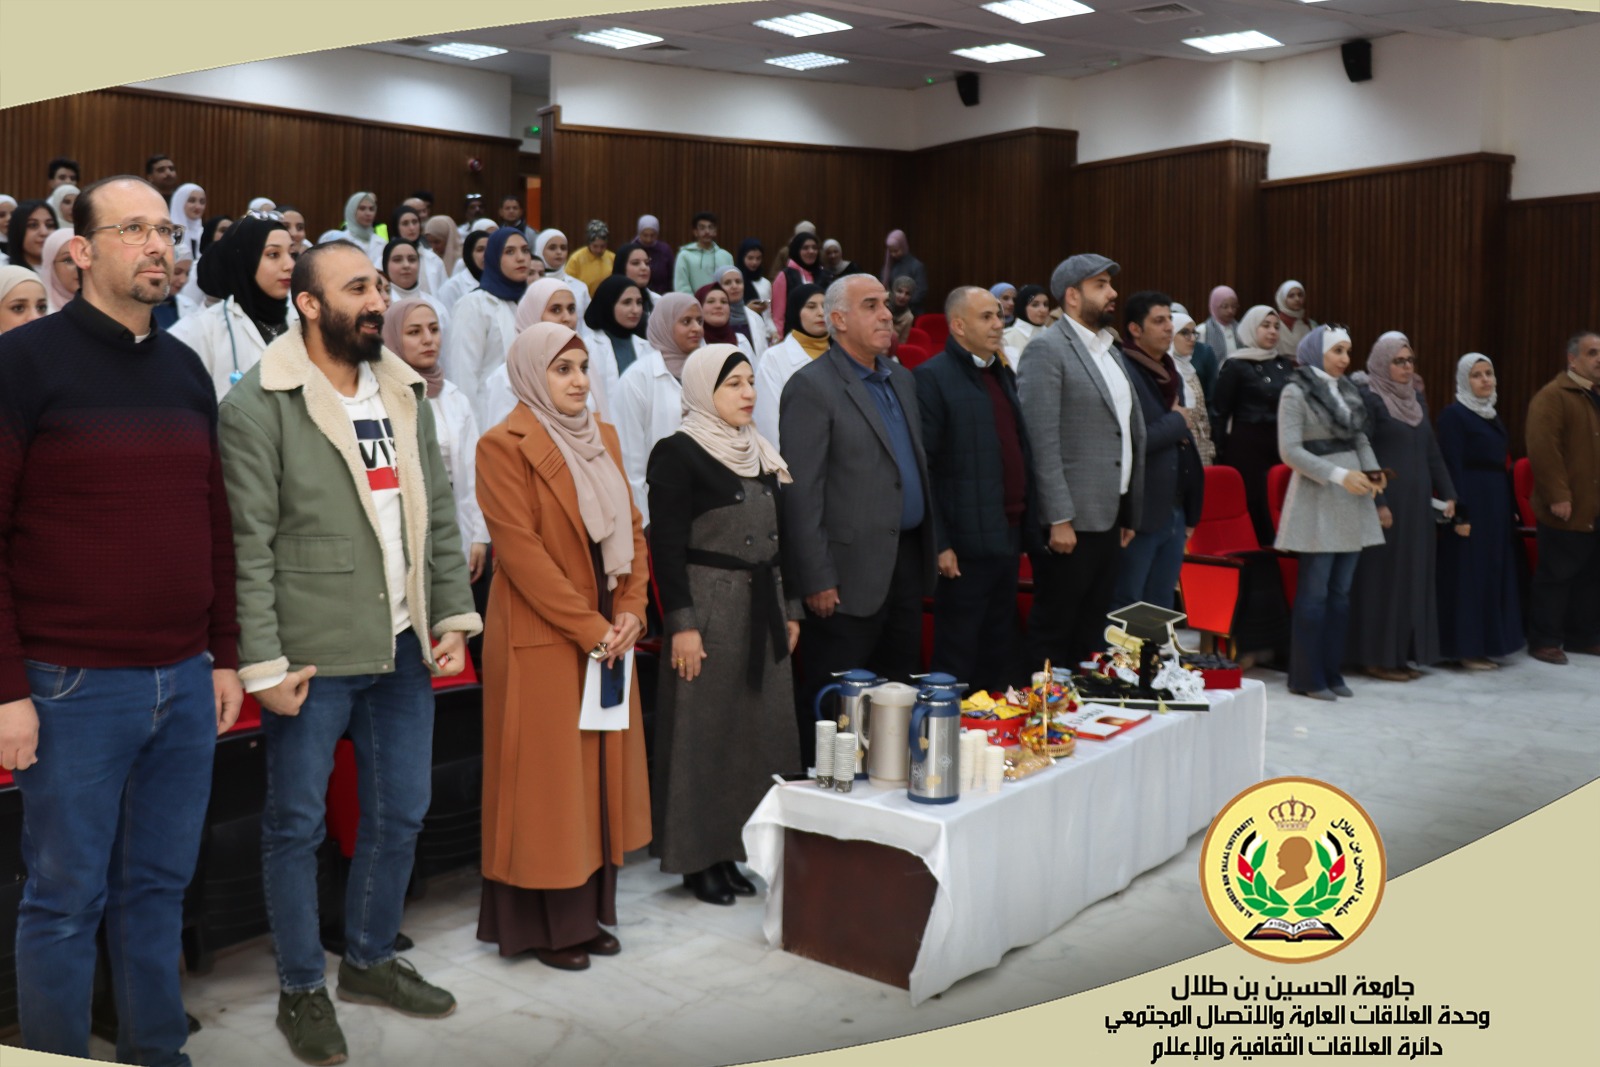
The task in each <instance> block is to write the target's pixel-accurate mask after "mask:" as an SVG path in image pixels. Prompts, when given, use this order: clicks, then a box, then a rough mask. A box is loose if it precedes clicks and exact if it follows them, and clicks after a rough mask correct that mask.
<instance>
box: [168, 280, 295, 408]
mask: <svg viewBox="0 0 1600 1067" xmlns="http://www.w3.org/2000/svg"><path fill="white" fill-rule="evenodd" d="M298 320H299V316H298V315H297V314H296V313H295V307H294V305H293V304H290V305H289V326H290V328H291V329H298V328H299V327H298V326H296V325H295V323H296V322H297V321H298ZM169 333H170V335H171V336H172V337H174V338H176V339H177V340H179V341H182V342H183V343H184V344H186V345H188V346H189V347H190V348H192V349H194V350H195V354H196V355H198V356H199V357H200V362H201V364H202V365H203V366H204V367H205V369H206V377H208V378H210V379H211V384H212V386H213V387H214V388H215V389H216V390H217V399H218V400H221V399H222V398H223V397H224V396H225V395H227V392H228V390H229V389H231V388H233V382H232V381H230V380H229V379H230V378H231V377H232V375H233V372H234V371H235V370H237V371H238V372H239V373H240V374H243V373H244V372H245V371H247V370H249V369H250V368H251V367H254V366H255V365H256V364H257V363H260V362H261V353H263V352H265V351H266V350H267V342H266V341H264V340H262V338H261V331H259V330H257V329H256V324H255V323H254V322H252V321H250V316H249V315H246V314H245V313H244V309H243V308H241V307H240V306H239V305H238V304H237V303H235V302H234V299H233V297H231V296H230V297H229V298H228V299H226V300H224V301H222V302H221V303H218V304H212V305H211V306H210V307H208V308H204V309H202V310H200V311H196V312H194V313H193V314H189V313H187V312H185V313H184V314H182V315H180V316H179V318H178V321H177V322H175V323H173V324H172V329H171V330H170V331H169Z"/></svg>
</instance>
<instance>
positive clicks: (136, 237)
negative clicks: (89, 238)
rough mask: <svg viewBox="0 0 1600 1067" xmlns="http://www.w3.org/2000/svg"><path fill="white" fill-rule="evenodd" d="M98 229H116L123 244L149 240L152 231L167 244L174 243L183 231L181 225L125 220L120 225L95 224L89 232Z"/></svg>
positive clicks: (179, 238) (180, 238)
mask: <svg viewBox="0 0 1600 1067" xmlns="http://www.w3.org/2000/svg"><path fill="white" fill-rule="evenodd" d="M99 230H116V231H117V236H118V237H120V238H122V243H123V244H125V245H142V244H144V243H145V242H147V241H149V240H150V235H151V234H152V233H154V234H155V235H156V236H157V237H159V238H161V239H162V240H163V241H165V242H166V243H167V244H169V245H175V244H177V243H178V242H179V241H181V240H183V232H184V231H183V227H182V226H170V225H167V226H152V225H150V224H149V223H148V222H127V223H123V224H122V225H121V226H117V225H111V226H96V227H94V229H92V230H90V231H89V232H90V233H95V232H97V231H99Z"/></svg>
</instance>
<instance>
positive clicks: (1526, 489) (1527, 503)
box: [1511, 456, 1534, 526]
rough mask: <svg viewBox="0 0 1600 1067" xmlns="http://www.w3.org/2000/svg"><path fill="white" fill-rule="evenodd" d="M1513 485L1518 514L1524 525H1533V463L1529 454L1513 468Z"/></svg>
mask: <svg viewBox="0 0 1600 1067" xmlns="http://www.w3.org/2000/svg"><path fill="white" fill-rule="evenodd" d="M1511 487H1512V491H1513V492H1514V493H1515V494H1516V497H1517V514H1518V515H1521V516H1522V525H1524V526H1532V525H1533V519H1534V516H1533V463H1532V462H1530V461H1529V459H1528V457H1527V456H1523V457H1522V458H1521V459H1519V460H1517V462H1516V465H1515V466H1513V467H1512V468H1511Z"/></svg>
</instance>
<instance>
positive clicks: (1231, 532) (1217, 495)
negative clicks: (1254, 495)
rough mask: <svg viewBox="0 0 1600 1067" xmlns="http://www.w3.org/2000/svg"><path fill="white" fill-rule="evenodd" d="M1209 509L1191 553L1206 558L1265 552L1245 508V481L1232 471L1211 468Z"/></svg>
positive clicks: (1204, 510)
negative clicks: (1238, 553)
mask: <svg viewBox="0 0 1600 1067" xmlns="http://www.w3.org/2000/svg"><path fill="white" fill-rule="evenodd" d="M1205 471H1206V498H1205V505H1204V507H1202V508H1201V511H1200V524H1199V525H1198V526H1196V527H1195V528H1194V536H1193V537H1191V538H1189V545H1188V550H1189V551H1190V552H1194V553H1197V554H1199V555H1203V556H1221V555H1226V554H1227V553H1229V552H1252V551H1256V550H1258V549H1260V548H1261V543H1260V542H1259V541H1257V540H1256V529H1255V526H1254V524H1252V523H1251V521H1250V511H1249V509H1248V508H1247V507H1246V506H1245V499H1244V479H1243V478H1241V477H1240V476H1239V472H1238V471H1236V470H1234V469H1233V468H1232V467H1221V466H1216V467H1207V468H1206V469H1205Z"/></svg>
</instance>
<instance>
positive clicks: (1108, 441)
mask: <svg viewBox="0 0 1600 1067" xmlns="http://www.w3.org/2000/svg"><path fill="white" fill-rule="evenodd" d="M1118 269H1119V268H1118V267H1117V265H1116V264H1115V263H1113V262H1112V261H1111V260H1109V259H1107V258H1106V257H1105V256H1098V255H1093V254H1088V253H1086V254H1082V255H1076V256H1073V257H1071V258H1070V259H1066V260H1063V261H1062V262H1061V263H1060V264H1058V265H1057V266H1056V269H1055V271H1054V272H1053V273H1052V274H1051V275H1050V295H1051V296H1052V297H1054V298H1055V299H1056V300H1057V301H1058V302H1059V303H1060V304H1061V306H1062V308H1063V309H1064V311H1065V314H1063V315H1062V316H1061V319H1060V321H1059V322H1057V323H1055V324H1054V325H1053V326H1051V327H1049V328H1048V329H1045V330H1042V331H1040V332H1039V333H1038V334H1036V335H1035V336H1034V338H1033V340H1031V341H1029V342H1028V347H1027V348H1026V349H1024V350H1023V355H1022V359H1021V361H1020V362H1019V364H1018V366H1019V367H1020V371H1019V373H1018V375H1017V393H1018V395H1019V397H1020V398H1021V400H1022V416H1023V420H1024V423H1025V425H1026V428H1027V432H1028V440H1029V441H1030V442H1031V443H1032V444H1033V461H1034V477H1035V478H1036V479H1037V482H1038V486H1039V505H1040V511H1041V515H1040V520H1041V522H1042V523H1044V524H1047V525H1048V526H1049V528H1050V529H1049V541H1048V543H1047V544H1046V546H1045V548H1044V550H1043V551H1041V552H1037V553H1035V554H1034V557H1033V582H1034V598H1033V613H1032V615H1031V616H1030V617H1029V620H1028V652H1029V658H1030V660H1031V661H1033V662H1035V663H1042V662H1043V661H1044V660H1045V659H1046V658H1048V659H1050V660H1052V661H1053V662H1055V663H1062V664H1067V665H1075V664H1077V663H1078V662H1079V661H1081V660H1082V659H1083V658H1084V657H1085V656H1087V655H1088V654H1089V653H1091V652H1094V651H1096V650H1099V649H1103V648H1104V647H1105V636H1104V635H1105V628H1106V612H1107V611H1110V610H1111V586H1112V581H1113V580H1114V579H1115V576H1116V573H1117V560H1118V557H1119V556H1120V555H1121V553H1122V549H1124V548H1126V547H1127V545H1128V542H1129V541H1131V540H1132V539H1133V531H1134V530H1135V529H1137V528H1138V525H1139V520H1140V513H1141V510H1142V505H1143V499H1142V498H1143V493H1144V471H1143V463H1144V443H1145V442H1144V437H1145V434H1144V419H1143V417H1142V416H1141V415H1140V413H1139V405H1138V400H1137V399H1136V397H1135V395H1134V391H1133V385H1132V384H1131V383H1130V382H1129V381H1128V372H1127V370H1126V368H1125V367H1124V366H1123V363H1122V358H1121V353H1120V351H1119V350H1118V348H1117V344H1116V337H1115V335H1114V334H1112V332H1111V330H1110V329H1109V327H1110V325H1111V323H1112V316H1113V313H1114V311H1115V306H1116V299H1117V292H1116V290H1115V289H1113V288H1112V287H1111V276H1112V275H1113V274H1115V273H1116V272H1117V270H1118Z"/></svg>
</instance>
